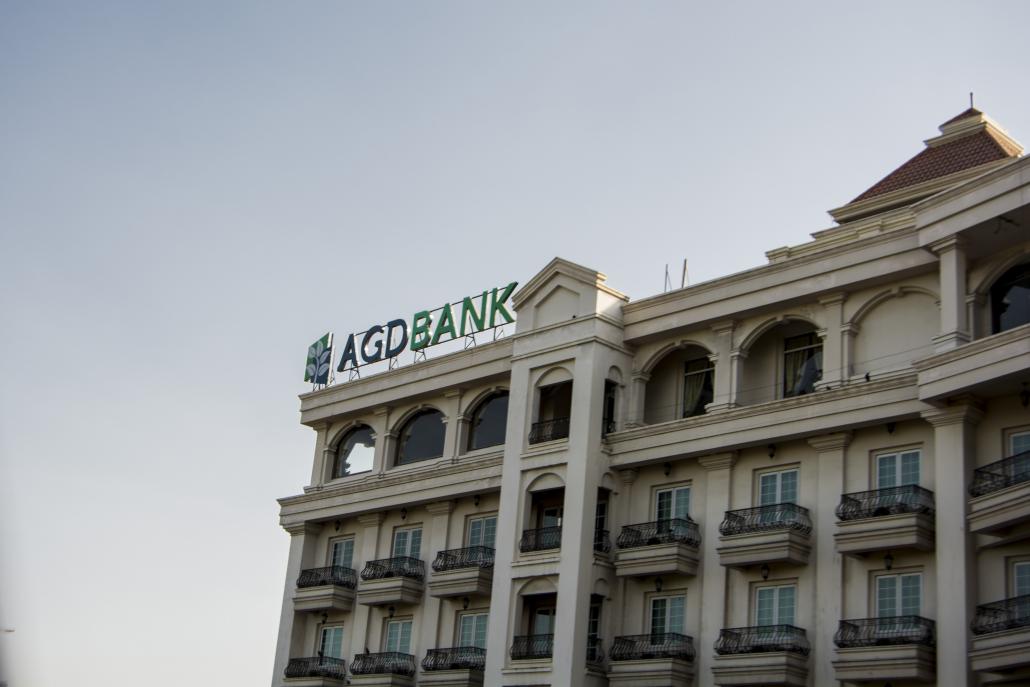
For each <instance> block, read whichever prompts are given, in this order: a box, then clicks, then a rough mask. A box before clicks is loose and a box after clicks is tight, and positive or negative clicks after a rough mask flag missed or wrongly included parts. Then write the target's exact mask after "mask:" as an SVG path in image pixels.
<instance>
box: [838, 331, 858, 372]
mask: <svg viewBox="0 0 1030 687" xmlns="http://www.w3.org/2000/svg"><path fill="white" fill-rule="evenodd" d="M840 335H841V345H842V352H841V366H842V367H843V368H844V369H843V371H842V373H841V375H842V377H843V379H844V381H845V382H847V381H848V380H849V379H851V375H853V374H854V373H855V337H856V336H858V325H857V324H845V325H842V326H841V328H840Z"/></svg>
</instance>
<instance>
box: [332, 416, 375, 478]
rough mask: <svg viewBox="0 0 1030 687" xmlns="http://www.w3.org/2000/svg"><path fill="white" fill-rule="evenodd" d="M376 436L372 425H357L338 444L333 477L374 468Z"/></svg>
mask: <svg viewBox="0 0 1030 687" xmlns="http://www.w3.org/2000/svg"><path fill="white" fill-rule="evenodd" d="M374 453H375V438H374V437H373V436H372V428H371V427H356V428H354V429H352V430H351V431H350V432H348V433H347V436H345V437H344V438H343V440H342V441H341V442H340V443H339V444H337V446H336V462H335V464H334V465H333V479H336V478H337V477H345V476H347V475H353V474H354V473H356V472H367V471H369V470H371V469H372V456H373V454H374Z"/></svg>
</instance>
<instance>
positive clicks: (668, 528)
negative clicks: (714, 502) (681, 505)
mask: <svg viewBox="0 0 1030 687" xmlns="http://www.w3.org/2000/svg"><path fill="white" fill-rule="evenodd" d="M675 542H680V543H682V544H686V545H687V546H690V547H692V548H695V549H696V548H697V547H698V546H700V545H701V531H700V529H699V528H698V526H697V523H696V522H694V521H693V520H691V519H690V518H670V519H668V520H656V521H655V522H642V523H639V524H637V525H626V526H625V527H623V528H622V532H620V533H619V538H618V539H616V540H615V544H616V545H617V546H618V547H619V548H620V549H635V548H639V547H641V546H654V545H656V544H673V543H675Z"/></svg>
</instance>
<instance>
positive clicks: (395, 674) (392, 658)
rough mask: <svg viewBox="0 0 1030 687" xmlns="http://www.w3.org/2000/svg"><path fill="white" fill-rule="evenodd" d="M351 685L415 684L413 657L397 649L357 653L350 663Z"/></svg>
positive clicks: (390, 686)
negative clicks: (376, 652)
mask: <svg viewBox="0 0 1030 687" xmlns="http://www.w3.org/2000/svg"><path fill="white" fill-rule="evenodd" d="M350 672H351V679H350V684H352V685H363V686H364V687H410V686H411V685H414V684H415V681H414V677H415V657H414V656H412V655H411V654H402V653H400V652H397V651H386V652H383V653H378V654H358V655H356V656H354V658H352V659H351V663H350Z"/></svg>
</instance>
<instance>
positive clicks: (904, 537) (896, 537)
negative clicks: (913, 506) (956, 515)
mask: <svg viewBox="0 0 1030 687" xmlns="http://www.w3.org/2000/svg"><path fill="white" fill-rule="evenodd" d="M934 532H935V529H934V519H933V516H931V515H927V514H925V513H900V514H897V515H880V516H876V517H872V518H861V519H858V520H843V521H840V522H838V523H837V531H836V533H834V535H833V539H834V542H835V543H836V546H837V552H838V553H843V554H864V553H871V552H880V551H886V550H889V549H911V550H915V551H933V548H934Z"/></svg>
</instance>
